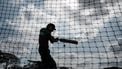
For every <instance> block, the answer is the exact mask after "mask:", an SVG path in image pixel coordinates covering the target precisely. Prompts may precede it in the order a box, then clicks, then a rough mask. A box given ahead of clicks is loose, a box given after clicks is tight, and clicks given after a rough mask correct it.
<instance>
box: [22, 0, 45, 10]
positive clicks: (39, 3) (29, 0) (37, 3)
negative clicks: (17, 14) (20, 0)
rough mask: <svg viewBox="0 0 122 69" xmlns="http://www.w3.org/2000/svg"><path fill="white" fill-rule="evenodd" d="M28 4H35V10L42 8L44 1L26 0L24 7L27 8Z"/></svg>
mask: <svg viewBox="0 0 122 69" xmlns="http://www.w3.org/2000/svg"><path fill="white" fill-rule="evenodd" d="M28 4H34V6H35V8H42V7H43V5H44V0H24V6H27V5H28Z"/></svg>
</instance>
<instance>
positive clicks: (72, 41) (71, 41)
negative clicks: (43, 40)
mask: <svg viewBox="0 0 122 69" xmlns="http://www.w3.org/2000/svg"><path fill="white" fill-rule="evenodd" d="M59 40H60V41H61V42H65V43H72V44H78V41H76V40H69V39H63V38H61V39H59Z"/></svg>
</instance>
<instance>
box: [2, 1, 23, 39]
mask: <svg viewBox="0 0 122 69" xmlns="http://www.w3.org/2000/svg"><path fill="white" fill-rule="evenodd" d="M20 7H21V6H20V5H19V4H13V3H12V2H11V1H9V0H1V1H0V23H1V26H0V37H1V39H2V40H3V39H4V38H3V37H5V38H7V37H9V36H14V34H15V33H18V31H17V30H16V29H15V27H14V26H12V25H10V24H9V20H13V19H14V18H15V17H16V16H18V15H19V9H20ZM1 39H0V40H1Z"/></svg>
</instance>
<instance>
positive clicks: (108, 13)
mask: <svg viewBox="0 0 122 69" xmlns="http://www.w3.org/2000/svg"><path fill="white" fill-rule="evenodd" d="M48 23H54V24H55V25H56V31H55V32H54V33H52V35H54V36H55V37H61V38H66V39H71V40H77V41H78V45H74V44H71V43H63V42H57V43H54V44H51V43H50V51H51V55H52V56H53V58H54V59H55V61H56V63H57V66H59V67H60V66H64V67H72V68H74V69H101V68H104V67H111V66H115V67H121V66H122V1H121V0H0V50H1V51H3V52H8V53H12V54H15V55H16V56H17V57H19V58H20V59H21V63H22V64H26V63H27V60H39V61H40V60H41V59H40V55H39V53H38V46H39V44H38V38H39V30H40V29H41V28H43V27H45V26H46V25H47V24H48Z"/></svg>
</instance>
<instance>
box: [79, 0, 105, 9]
mask: <svg viewBox="0 0 122 69" xmlns="http://www.w3.org/2000/svg"><path fill="white" fill-rule="evenodd" d="M79 3H80V5H82V6H83V7H84V8H102V7H103V6H104V3H101V1H100V0H79Z"/></svg>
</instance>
